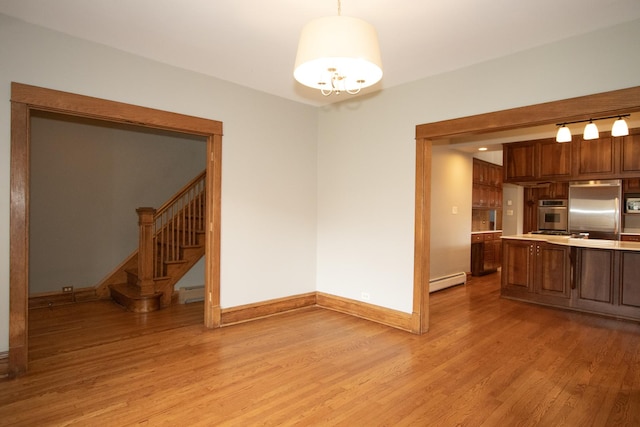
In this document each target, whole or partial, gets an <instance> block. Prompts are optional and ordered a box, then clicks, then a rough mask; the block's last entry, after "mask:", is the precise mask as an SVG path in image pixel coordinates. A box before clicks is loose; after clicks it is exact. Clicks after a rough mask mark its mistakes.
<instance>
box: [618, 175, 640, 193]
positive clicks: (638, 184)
mask: <svg viewBox="0 0 640 427" xmlns="http://www.w3.org/2000/svg"><path fill="white" fill-rule="evenodd" d="M622 182H623V183H624V184H623V185H624V192H625V193H640V178H625V179H624V180H623V181H622Z"/></svg>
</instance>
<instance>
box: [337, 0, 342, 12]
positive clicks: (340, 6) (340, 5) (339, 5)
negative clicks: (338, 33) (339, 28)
mask: <svg viewBox="0 0 640 427" xmlns="http://www.w3.org/2000/svg"><path fill="white" fill-rule="evenodd" d="M338 16H342V4H340V0H338Z"/></svg>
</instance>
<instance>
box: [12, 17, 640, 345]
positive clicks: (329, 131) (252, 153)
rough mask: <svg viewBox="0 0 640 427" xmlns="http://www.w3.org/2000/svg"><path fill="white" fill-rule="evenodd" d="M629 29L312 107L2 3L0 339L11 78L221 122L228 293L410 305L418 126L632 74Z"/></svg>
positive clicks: (615, 84)
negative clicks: (15, 13) (24, 17)
mask: <svg viewBox="0 0 640 427" xmlns="http://www.w3.org/2000/svg"><path fill="white" fill-rule="evenodd" d="M639 39H640V21H634V22H631V23H627V24H624V25H621V26H618V27H614V28H611V29H605V30H602V31H598V32H595V33H592V34H589V35H586V36H582V37H577V38H573V39H569V40H566V41H564V42H561V43H556V44H553V45H549V46H544V47H541V48H537V49H532V50H529V51H526V52H522V53H518V54H514V55H511V56H508V57H504V58H498V59H495V60H493V61H489V62H486V63H483V64H479V65H476V66H473V67H469V68H465V69H461V70H457V71H453V72H449V73H446V74H442V75H438V76H434V77H430V78H427V79H423V80H419V81H416V82H414V83H410V84H406V85H403V86H399V87H396V88H393V89H388V90H385V91H382V92H378V93H376V94H372V95H369V96H366V97H359V98H355V99H353V100H349V101H346V102H343V103H341V104H338V105H334V106H330V107H326V108H321V109H317V110H316V109H312V108H310V107H306V106H303V105H299V104H295V103H293V102H289V101H285V100H282V99H278V98H275V97H272V96H268V95H264V94H260V93H258V92H255V91H252V90H249V89H245V88H242V87H239V86H236V85H233V84H229V83H225V82H221V81H219V80H216V79H212V78H208V77H206V76H203V75H199V74H196V73H190V72H186V71H184V70H180V69H177V68H173V67H168V66H164V65H161V64H158V63H154V62H151V61H148V60H145V59H142V58H139V57H135V56H133V55H128V54H125V53H122V52H118V51H115V50H112V49H108V48H106V47H103V46H100V45H96V44H92V43H88V42H84V41H80V40H77V39H74V38H71V37H67V36H65V35H62V34H58V33H54V32H50V31H46V30H43V29H39V28H36V27H33V26H30V25H27V24H24V23H21V22H18V21H15V20H12V19H9V18H7V17H4V16H0V99H4V100H5V102H4V103H0V200H1V202H0V203H2V209H1V210H0V316H1V317H2V318H3V319H5V321H3V322H2V323H1V324H0V325H1V326H0V351H2V350H6V348H7V342H8V295H9V285H8V283H9V243H8V242H9V208H8V203H9V147H10V144H9V117H10V114H9V103H8V102H6V100H8V99H9V97H10V87H9V83H10V82H11V81H18V82H22V83H28V84H34V85H38V86H44V87H50V88H53V89H58V90H66V91H70V92H75V93H80V94H84V95H90V96H96V97H100V98H107V99H113V100H117V101H121V102H129V103H133V104H138V105H144V106H147V107H152V108H159V109H163V110H169V111H176V112H179V113H184V114H190V115H194V116H200V117H206V118H211V119H215V120H220V121H222V122H224V130H225V136H224V148H223V189H222V191H223V194H222V215H223V220H222V221H223V223H222V261H221V262H222V266H221V268H222V290H221V292H222V305H223V306H224V307H229V306H234V305H239V304H243V303H250V302H253V301H260V300H265V299H268V298H275V297H280V296H286V295H292V294H297V293H301V292H306V291H312V290H314V289H317V290H320V291H324V292H329V293H332V294H335V295H338V296H344V297H349V298H355V299H359V298H360V297H361V293H362V292H368V293H369V294H370V295H371V302H372V303H374V304H379V305H381V306H384V307H389V308H393V309H398V310H401V311H405V312H411V307H412V301H411V298H412V290H413V216H414V206H413V205H414V171H415V153H414V150H415V144H414V136H415V126H416V125H418V124H422V123H428V122H433V121H438V120H443V119H448V118H455V117H462V116H467V115H471V114H479V113H485V112H489V111H496V110H502V109H506V108H512V107H518V106H524V105H530V104H536V103H540V102H545V101H552V100H558V99H565V98H570V97H575V96H580V95H586V94H591V93H597V92H603V91H608V90H614V89H620V88H625V87H631V86H638V85H640V73H638V72H637V70H638V69H639V67H640V53H639V51H638V49H636V48H635V42H636V41H637V40H639ZM594 52H597V59H596V60H594V59H593V55H594ZM292 84H293V82H292ZM316 138H317V139H316ZM316 143H317V145H316ZM316 150H317V151H316ZM316 153H317V154H316ZM316 156H317V157H316ZM316 171H317V193H316ZM316 214H317V217H316ZM316 225H317V230H316ZM316 236H317V244H316ZM441 244H442V243H441V242H436V243H434V246H433V247H432V252H437V251H439V250H440V245H441ZM316 255H317V258H316ZM316 261H317V264H316ZM316 269H317V270H316Z"/></svg>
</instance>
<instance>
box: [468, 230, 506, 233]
mask: <svg viewBox="0 0 640 427" xmlns="http://www.w3.org/2000/svg"><path fill="white" fill-rule="evenodd" d="M486 233H502V230H486V231H472V232H471V234H486Z"/></svg>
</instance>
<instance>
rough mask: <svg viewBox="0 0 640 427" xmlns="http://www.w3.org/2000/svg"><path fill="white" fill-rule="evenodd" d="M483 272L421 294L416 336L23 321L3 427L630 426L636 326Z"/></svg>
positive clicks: (337, 318) (309, 323) (637, 378)
mask: <svg viewBox="0 0 640 427" xmlns="http://www.w3.org/2000/svg"><path fill="white" fill-rule="evenodd" d="M492 276H493V277H492ZM492 276H488V277H485V278H481V279H477V278H474V279H473V280H472V281H470V282H469V284H468V285H467V286H466V287H464V286H459V287H456V288H452V289H447V290H443V291H440V292H437V293H435V294H432V295H431V310H432V312H431V330H430V332H429V333H427V334H425V335H423V336H415V335H411V334H409V333H407V332H402V331H398V330H394V329H391V328H389V327H385V326H381V325H378V324H375V323H372V322H368V321H365V320H361V319H357V318H354V317H350V316H347V315H343V314H340V313H335V312H332V311H328V310H322V309H317V308H311V309H305V310H301V311H297V312H294V313H290V314H285V315H281V316H276V317H272V318H269V319H264V320H259V321H255V322H251V323H246V324H242V325H236V326H231V327H227V328H223V329H218V330H206V329H204V327H203V326H202V325H201V323H202V320H201V319H202V305H201V304H190V305H186V306H175V307H172V308H169V309H165V310H161V311H158V312H155V313H150V314H146V315H141V314H134V313H128V312H123V311H122V310H121V309H120V308H118V307H117V306H116V305H114V304H112V303H109V302H93V303H83V304H79V305H75V306H66V307H56V308H53V309H38V310H32V311H31V312H30V320H29V322H30V323H29V326H30V336H29V342H30V345H31V352H30V372H29V373H28V374H27V375H26V376H23V377H21V378H18V379H15V380H2V381H1V382H0V425H25V426H44V425H68V424H74V425H95V426H98V425H99V426H105V425H109V426H110V425H117V426H121V425H138V424H141V425H175V426H187V425H189V426H191V425H207V426H210V425H238V426H250V425H292V424H299V425H322V426H325V425H347V426H378V425H387V426H403V425H416V426H456V425H464V426H479V425H483V426H516V425H519V426H528V425H540V426H562V425H564V426H590V425H594V426H605V425H610V426H623V425H627V426H638V425H640V325H638V324H636V323H631V322H624V321H616V320H611V319H604V318H600V317H596V316H590V315H585V314H579V313H570V312H565V311H560V310H555V309H547V308H543V307H539V306H533V305H528V304H525V303H519V302H514V301H509V300H503V299H500V298H499V285H498V282H497V279H498V277H497V275H492Z"/></svg>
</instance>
